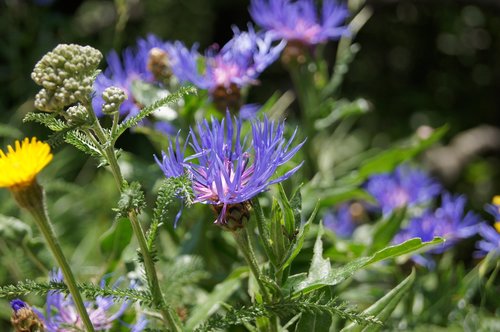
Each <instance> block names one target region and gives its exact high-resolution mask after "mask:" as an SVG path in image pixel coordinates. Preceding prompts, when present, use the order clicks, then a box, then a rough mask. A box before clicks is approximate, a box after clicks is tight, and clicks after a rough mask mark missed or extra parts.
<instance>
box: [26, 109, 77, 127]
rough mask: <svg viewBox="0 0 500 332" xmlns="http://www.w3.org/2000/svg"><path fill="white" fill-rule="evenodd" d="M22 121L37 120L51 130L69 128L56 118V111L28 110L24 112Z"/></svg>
mask: <svg viewBox="0 0 500 332" xmlns="http://www.w3.org/2000/svg"><path fill="white" fill-rule="evenodd" d="M23 122H37V123H39V124H42V125H44V126H45V127H47V128H49V129H50V130H52V131H62V130H65V129H68V128H70V126H69V125H67V124H66V123H64V121H62V120H60V119H57V114H56V113H38V112H30V113H28V114H26V116H25V117H24V119H23Z"/></svg>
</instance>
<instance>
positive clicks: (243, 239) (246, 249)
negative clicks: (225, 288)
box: [232, 227, 271, 303]
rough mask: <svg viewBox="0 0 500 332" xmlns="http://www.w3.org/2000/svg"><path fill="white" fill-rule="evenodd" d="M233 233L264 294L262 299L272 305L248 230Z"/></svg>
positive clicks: (243, 229)
mask: <svg viewBox="0 0 500 332" xmlns="http://www.w3.org/2000/svg"><path fill="white" fill-rule="evenodd" d="M232 233H233V236H234V239H235V240H236V242H237V243H238V248H240V250H241V253H242V254H243V257H244V258H245V261H246V262H247V264H248V266H249V267H250V270H251V271H252V274H253V275H254V277H255V280H257V284H258V285H259V289H260V291H261V292H262V297H263V298H264V301H265V302H266V303H271V296H270V295H269V291H268V290H267V288H266V286H265V285H264V283H263V282H262V280H261V278H260V268H259V265H258V263H257V259H256V258H255V253H254V251H253V247H252V242H251V241H250V237H249V235H248V232H247V230H246V228H245V227H244V228H242V229H240V230H237V231H234V232H232Z"/></svg>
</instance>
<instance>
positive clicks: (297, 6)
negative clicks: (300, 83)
mask: <svg viewBox="0 0 500 332" xmlns="http://www.w3.org/2000/svg"><path fill="white" fill-rule="evenodd" d="M250 14H251V15H252V18H253V20H254V21H255V22H256V23H257V24H258V25H260V26H261V27H262V28H264V29H265V30H266V31H268V32H269V33H270V34H271V36H272V38H273V39H285V40H287V41H289V42H298V43H301V44H304V45H316V44H319V43H324V42H326V41H327V40H329V39H338V38H339V37H341V36H342V35H344V34H346V33H347V28H346V27H345V26H343V25H342V24H343V23H344V21H345V19H346V18H347V15H348V10H347V8H346V7H345V5H341V4H338V3H337V1H335V0H324V1H323V6H322V8H321V11H320V12H319V13H318V9H317V8H316V4H315V1H314V0H300V1H290V0H252V2H251V4H250Z"/></svg>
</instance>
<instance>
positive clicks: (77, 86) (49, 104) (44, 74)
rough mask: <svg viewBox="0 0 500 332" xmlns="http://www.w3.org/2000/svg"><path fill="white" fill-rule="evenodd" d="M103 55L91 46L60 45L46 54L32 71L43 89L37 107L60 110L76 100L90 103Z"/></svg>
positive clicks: (36, 98) (37, 99)
mask: <svg viewBox="0 0 500 332" xmlns="http://www.w3.org/2000/svg"><path fill="white" fill-rule="evenodd" d="M101 59H102V54H101V52H99V51H98V50H96V49H95V48H92V47H90V46H80V45H76V44H69V45H68V44H61V45H58V46H57V47H56V48H55V49H54V50H52V51H51V52H49V53H47V54H46V55H44V57H43V58H42V59H41V60H40V61H38V63H37V64H36V65H35V68H34V69H33V72H32V73H31V78H32V79H33V81H35V83H36V84H38V85H40V86H42V89H41V90H40V91H39V92H38V94H37V95H36V97H35V107H36V108H38V109H39V110H41V111H45V112H60V111H62V110H63V109H64V108H65V107H66V106H70V105H72V104H75V103H77V102H81V103H85V102H88V100H89V98H90V95H91V93H92V90H93V89H92V88H93V83H94V75H95V72H96V69H97V66H98V65H99V62H100V61H101Z"/></svg>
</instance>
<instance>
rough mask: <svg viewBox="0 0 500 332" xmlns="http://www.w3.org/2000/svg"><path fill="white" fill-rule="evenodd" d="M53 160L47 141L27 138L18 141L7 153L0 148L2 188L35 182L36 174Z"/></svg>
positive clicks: (0, 185)
mask: <svg viewBox="0 0 500 332" xmlns="http://www.w3.org/2000/svg"><path fill="white" fill-rule="evenodd" d="M51 160H52V153H51V152H50V146H49V145H48V144H47V143H44V142H40V141H37V140H36V137H33V138H32V139H31V142H30V140H29V138H25V139H24V140H23V141H22V142H19V141H16V142H15V143H14V148H12V146H10V145H9V146H8V147H7V153H4V152H3V151H2V150H0V188H10V189H15V188H18V187H24V186H27V185H30V184H31V183H33V181H34V180H35V178H36V175H37V174H38V173H39V172H40V171H41V170H42V169H43V168H44V167H45V166H47V164H48V163H49V162H50V161H51Z"/></svg>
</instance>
